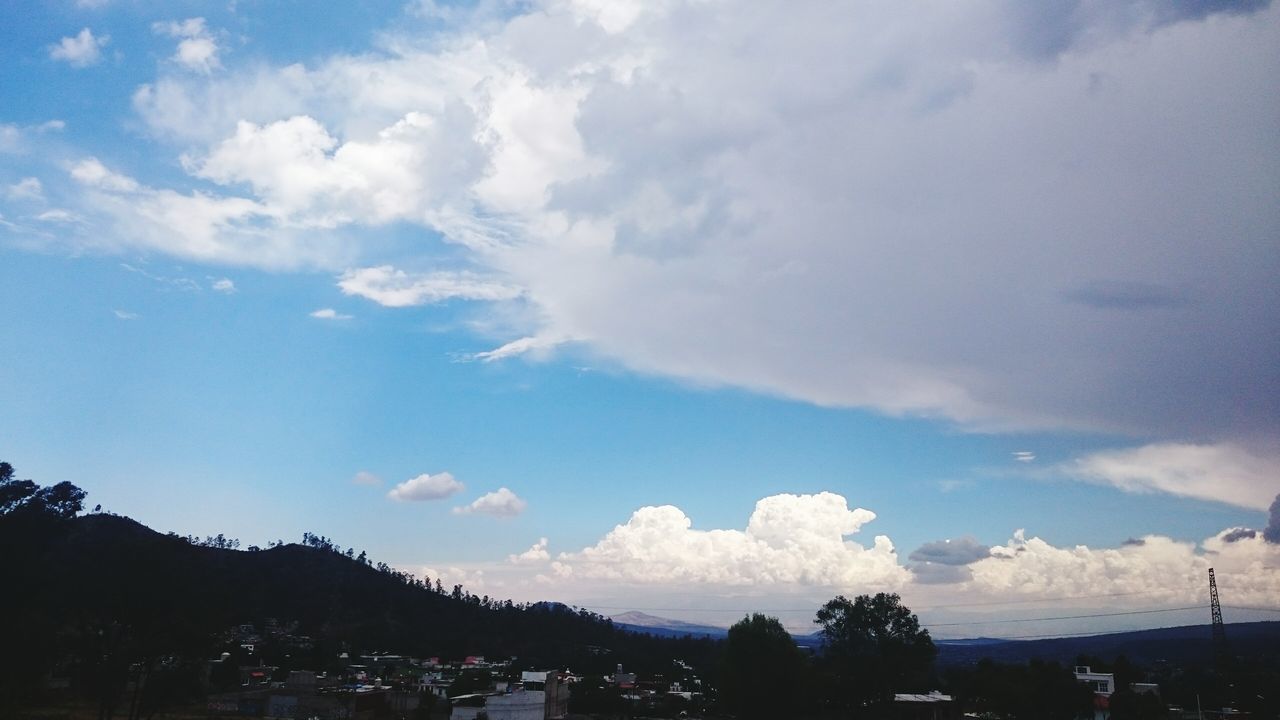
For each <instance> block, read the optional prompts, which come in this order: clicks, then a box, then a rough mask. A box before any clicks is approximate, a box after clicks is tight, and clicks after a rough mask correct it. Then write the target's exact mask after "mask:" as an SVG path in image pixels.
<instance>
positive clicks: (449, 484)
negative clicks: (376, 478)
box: [387, 472, 466, 502]
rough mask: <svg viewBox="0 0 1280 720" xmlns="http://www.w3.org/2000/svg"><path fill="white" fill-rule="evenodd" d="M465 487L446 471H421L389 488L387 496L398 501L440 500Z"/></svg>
mask: <svg viewBox="0 0 1280 720" xmlns="http://www.w3.org/2000/svg"><path fill="white" fill-rule="evenodd" d="M465 489H466V486H465V485H463V484H462V483H460V482H458V481H457V480H456V479H454V477H453V475H451V474H449V473H447V472H442V473H436V474H435V475H429V474H427V473H423V474H421V475H419V476H417V477H415V478H411V479H409V480H405V481H404V482H402V483H400V484H399V485H396V486H395V487H393V488H391V490H390V492H388V493H387V497H389V498H391V499H392V500H396V501H399V502H419V501H422V500H441V499H443V498H447V497H449V496H450V495H454V494H457V493H460V492H462V491H463V490H465Z"/></svg>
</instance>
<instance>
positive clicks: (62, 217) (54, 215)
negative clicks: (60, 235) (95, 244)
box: [36, 208, 80, 223]
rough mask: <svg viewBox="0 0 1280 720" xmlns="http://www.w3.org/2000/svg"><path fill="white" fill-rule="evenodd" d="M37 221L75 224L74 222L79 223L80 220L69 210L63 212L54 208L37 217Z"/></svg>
mask: <svg viewBox="0 0 1280 720" xmlns="http://www.w3.org/2000/svg"><path fill="white" fill-rule="evenodd" d="M36 219H37V220H40V221H41V222H51V223H73V222H77V221H78V220H79V219H80V218H78V217H76V215H75V213H73V212H71V211H69V210H63V209H62V208H53V209H52V210H45V211H44V212H42V213H40V214H39V215H37V216H36Z"/></svg>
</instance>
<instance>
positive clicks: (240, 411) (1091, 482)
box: [0, 0, 1280, 634]
mask: <svg viewBox="0 0 1280 720" xmlns="http://www.w3.org/2000/svg"><path fill="white" fill-rule="evenodd" d="M1124 6H1125V9H1124V10H1123V11H1121V10H1116V9H1111V8H1110V6H1108V7H1106V8H1098V7H1093V6H1090V5H1087V4H1081V5H1078V6H1073V7H1074V10H1072V11H1071V12H1067V13H1064V14H1054V13H1049V12H1047V11H1046V12H1041V11H1030V10H1026V9H1025V8H1022V7H1019V6H1017V5H1016V4H1006V3H1001V2H990V3H977V4H974V5H971V6H966V7H964V8H956V9H953V10H948V11H947V12H946V13H943V14H942V15H941V16H939V17H930V18H929V19H928V20H925V19H923V18H924V17H925V16H924V15H923V14H922V13H920V12H918V11H919V10H920V9H919V8H916V9H915V10H914V11H913V10H912V9H911V8H908V7H906V6H904V7H903V8H899V9H889V8H884V7H876V6H870V5H868V6H863V5H858V4H837V5H832V6H823V5H821V4H815V5H814V6H812V7H806V8H804V9H801V10H794V9H793V10H792V11H791V12H782V11H780V9H779V8H776V7H767V6H754V5H749V6H747V10H746V11H745V12H740V13H735V12H731V11H730V9H729V8H728V7H726V6H722V5H720V4H718V3H709V4H708V3H704V4H693V5H686V4H684V3H678V2H673V3H670V4H643V3H642V4H634V5H633V4H630V3H616V4H609V5H607V6H600V5H597V4H594V3H590V2H585V1H583V2H571V1H568V0H566V1H565V2H559V1H556V2H550V1H549V2H546V3H527V4H514V3H480V4H476V5H469V4H461V5H436V4H432V3H414V4H409V5H402V4H397V3H351V4H343V5H342V7H341V8H337V7H335V8H326V10H325V12H324V13H317V12H316V11H315V9H314V7H313V6H312V5H310V4H307V3H286V2H272V3H267V2H238V3H237V2H233V3H229V4H228V3H197V2H189V3H153V2H148V1H147V0H134V1H129V2H126V1H124V0H100V1H97V2H83V1H82V2H79V3H76V2H63V3H46V4H43V5H40V6H31V7H26V8H23V9H17V8H6V9H4V10H0V48H2V50H0V53H2V54H0V287H3V288H4V293H3V297H4V301H3V303H0V332H3V333H4V336H5V337H6V338H7V342H6V352H5V360H4V361H3V363H0V397H2V398H4V402H3V405H4V407H5V412H3V413H0V457H3V458H4V459H6V460H8V461H10V462H12V463H13V464H14V465H15V466H17V468H18V471H19V474H20V475H23V476H29V477H32V478H33V479H35V480H37V481H40V482H48V483H51V482H55V481H58V480H63V479H69V480H72V481H74V482H76V483H77V484H79V485H81V486H82V487H84V488H86V489H87V490H88V491H89V492H90V502H91V503H98V502H100V503H102V504H103V506H104V507H105V508H107V509H109V510H112V511H114V512H119V513H121V514H126V515H129V516H131V517H135V518H137V519H139V520H141V521H143V522H145V523H147V524H149V525H151V526H153V527H156V528H157V529H161V530H171V529H172V530H176V531H178V532H181V533H184V534H185V533H194V534H197V535H206V534H215V533H218V532H224V533H226V534H228V535H231V536H235V537H239V538H241V539H242V540H243V541H244V542H246V543H258V544H265V543H266V542H268V541H270V540H274V539H277V538H283V539H285V540H296V539H297V538H298V537H299V536H300V534H301V533H302V532H303V531H304V530H308V531H313V532H317V533H321V534H325V535H328V536H330V537H332V538H334V539H335V540H336V541H337V542H339V543H341V544H343V545H351V546H355V547H356V548H360V549H365V550H367V551H369V553H370V554H371V555H372V556H373V557H375V558H378V559H381V560H386V561H388V562H392V563H393V564H395V565H397V566H399V567H403V568H405V569H408V570H411V571H413V572H427V573H429V574H431V575H432V576H433V577H435V576H440V575H443V576H445V578H446V580H448V581H455V580H456V581H463V582H466V583H467V584H468V585H469V586H471V587H474V588H476V589H477V591H479V592H485V593H489V594H494V595H498V596H508V595H509V596H514V597H517V598H520V599H537V598H552V599H561V600H565V601H568V602H576V603H582V604H585V605H588V606H597V607H601V608H605V609H609V608H616V607H623V606H626V607H658V608H664V609H666V608H671V609H670V610H669V611H666V612H664V613H660V614H666V615H671V616H679V615H681V614H682V613H683V615H684V616H685V617H689V618H693V619H698V620H708V619H711V620H717V619H720V620H723V619H725V618H728V619H730V620H731V619H732V617H733V616H734V615H735V614H741V612H744V611H747V610H751V609H754V608H764V609H769V608H770V607H777V606H780V605H781V606H786V607H794V606H801V607H808V606H809V605H807V604H815V603H817V602H820V601H821V600H822V599H824V598H829V597H830V596H832V595H834V594H835V593H837V592H840V593H845V594H852V593H859V592H868V591H874V590H880V589H889V590H896V591H899V592H902V593H903V594H904V596H906V597H907V598H908V600H909V601H912V602H915V603H916V604H917V605H920V606H921V607H931V606H941V605H946V604H947V603H951V604H955V603H959V602H975V603H983V602H992V601H994V600H996V599H1006V600H1007V599H1010V598H1012V599H1015V600H1017V602H1019V603H1035V604H1034V605H1031V606H1030V607H1032V608H1038V609H1041V610H1044V611H1046V612H1052V611H1053V609H1055V608H1057V609H1061V608H1079V607H1082V606H1088V607H1094V606H1103V607H1114V606H1122V607H1124V608H1151V607H1156V608H1173V607H1181V606H1183V605H1186V604H1191V603H1195V602H1199V600H1200V596H1201V595H1203V587H1202V583H1201V582H1200V578H1201V576H1202V575H1203V570H1204V569H1205V568H1207V567H1208V566H1209V565H1210V564H1215V563H1216V566H1217V567H1218V568H1219V570H1218V575H1219V578H1220V582H1222V583H1223V585H1224V587H1228V588H1231V589H1232V590H1233V591H1234V592H1235V593H1236V594H1235V595H1234V597H1236V598H1238V602H1239V604H1241V605H1246V604H1251V605H1273V604H1274V598H1275V597H1277V594H1278V593H1280V544H1277V543H1276V542H1272V541H1268V540H1267V539H1266V536H1267V533H1263V532H1262V530H1263V529H1264V528H1267V527H1268V526H1270V527H1271V528H1274V529H1275V530H1274V532H1275V533H1280V518H1277V517H1275V515H1277V514H1278V513H1277V511H1275V510H1271V512H1270V514H1269V512H1268V510H1269V506H1271V501H1272V498H1274V497H1275V496H1276V493H1277V492H1280V481H1277V479H1276V478H1278V477H1280V447H1278V445H1277V440H1276V438H1277V432H1276V431H1277V429H1278V428H1280V423H1278V422H1277V420H1280V411H1278V408H1277V400H1276V398H1277V397H1280V378H1278V377H1277V370H1276V367H1275V363H1274V357H1275V356H1276V354H1277V352H1278V351H1280V319H1278V318H1277V315H1276V313H1275V307H1277V305H1276V304H1275V301H1277V300H1280V297H1277V296H1278V295H1280V288H1278V286H1277V283H1276V282H1275V280H1274V278H1275V277H1276V274H1275V273H1276V271H1277V270H1280V251H1278V249H1277V244H1276V242H1275V238H1276V237H1277V231H1278V230H1280V216H1278V214H1277V211H1276V207H1280V203H1276V202H1275V201H1276V199H1277V198H1276V196H1277V194H1278V191H1280V152H1278V150H1280V138H1278V137H1277V133H1276V131H1275V127H1274V122H1273V119H1274V117H1275V116H1276V112H1277V110H1280V93H1278V92H1277V91H1276V89H1275V86H1274V83H1273V82H1268V81H1267V78H1268V77H1274V71H1275V70H1278V69H1280V68H1277V67H1276V64H1277V58H1276V57H1275V54H1274V52H1273V50H1272V48H1274V41H1275V40H1276V39H1277V36H1280V13H1277V11H1276V10H1275V9H1274V8H1272V7H1270V4H1269V3H1247V4H1242V5H1241V6H1240V7H1239V8H1236V9H1233V10H1230V11H1228V12H1212V10H1213V8H1200V7H1199V6H1196V5H1194V4H1191V5H1187V6H1185V7H1182V6H1180V8H1179V9H1178V10H1177V11H1171V10H1168V9H1166V8H1164V6H1163V5H1161V4H1159V3H1147V2H1136V1H1135V2H1131V3H1127V4H1124ZM1117 7H1119V5H1117ZM762 28H770V32H768V33H765V34H761V29H762ZM85 31H87V32H85ZM690 37H720V38H723V39H724V44H723V45H720V44H715V43H711V44H705V43H699V42H692V41H691V40H690ZM737 41H740V42H744V43H745V42H748V41H750V45H751V49H750V50H749V51H748V50H734V49H733V48H734V47H735V45H734V42H737ZM362 473H363V474H362ZM415 478H416V479H417V480H416V481H415V483H414V484H413V485H408V486H403V487H402V484H403V483H406V482H408V481H410V480H413V479H415ZM503 488H505V490H501V489H503ZM473 503H475V504H473ZM758 503H759V504H758ZM667 506H671V507H667ZM664 508H666V509H664ZM859 508H865V509H866V510H869V511H871V513H874V515H875V519H870V516H869V514H867V513H866V512H865V511H863V510H859ZM686 525H688V527H686ZM864 525H865V526H866V527H865V528H864V527H863V526H864ZM1236 528H1246V529H1253V530H1255V531H1256V532H1255V533H1254V535H1252V536H1248V537H1244V536H1242V534H1241V533H1234V534H1233V533H1231V532H1230V531H1232V530H1233V529H1236ZM1020 530H1021V531H1023V532H1020V533H1017V534H1015V533H1016V531H1020ZM876 536H885V538H886V539H885V540H884V541H881V540H879V539H877V537H876ZM544 538H545V540H543V539H544ZM943 541H950V542H943ZM939 543H942V544H939ZM526 550H527V552H526ZM521 553H524V555H521ZM913 556H914V557H913ZM1224 571H1225V572H1224ZM1134 593H1141V594H1139V595H1136V596H1135V595H1134ZM1117 597H1120V599H1116V598H1117ZM1063 598H1079V600H1078V601H1077V600H1071V601H1067V600H1063ZM806 603H807V604H806ZM1082 603H1083V605H1082ZM1017 607H1018V608H1023V607H1028V606H1027V605H1017ZM1006 610H1007V608H1006ZM954 612H955V611H952V614H951V615H948V614H947V613H946V611H945V609H944V610H942V611H939V613H936V614H935V615H932V616H929V617H931V618H933V619H934V620H935V621H936V622H943V621H945V620H947V619H954V617H953V616H954ZM1191 615H1192V616H1194V613H1192V614H1191ZM1169 617H1171V618H1172V617H1174V615H1173V614H1171V615H1170V616H1169ZM1179 617H1180V616H1179ZM1250 617H1253V616H1250ZM1159 618H1160V616H1158V615H1157V616H1155V617H1151V618H1150V619H1147V618H1144V619H1143V622H1147V623H1148V624H1158V623H1159ZM1189 618H1190V619H1195V618H1194V617H1191V616H1189ZM786 619H788V621H789V622H791V623H792V624H793V625H797V624H798V625H803V624H804V622H805V621H806V618H799V619H797V618H795V617H790V618H786ZM1196 621H1198V620H1196ZM1045 627H1049V628H1050V629H1051V630H1054V631H1063V632H1072V631H1076V630H1078V629H1079V628H1076V627H1072V626H1069V624H1068V625H1064V626H1062V627H1058V626H1052V627H1050V626H1045ZM1019 629H1025V628H1021V627H1019ZM956 632H957V633H958V634H965V633H964V632H963V631H962V629H961V630H957V631H956ZM988 634H990V633H988Z"/></svg>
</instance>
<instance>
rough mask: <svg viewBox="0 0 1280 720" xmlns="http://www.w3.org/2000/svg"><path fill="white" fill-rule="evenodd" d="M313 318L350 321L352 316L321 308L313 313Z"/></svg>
mask: <svg viewBox="0 0 1280 720" xmlns="http://www.w3.org/2000/svg"><path fill="white" fill-rule="evenodd" d="M311 317H313V318H317V319H320V320H350V319H351V316H350V315H346V314H344V313H340V312H338V311H337V310H334V309H333V308H321V309H319V310H316V311H314V312H312V313H311Z"/></svg>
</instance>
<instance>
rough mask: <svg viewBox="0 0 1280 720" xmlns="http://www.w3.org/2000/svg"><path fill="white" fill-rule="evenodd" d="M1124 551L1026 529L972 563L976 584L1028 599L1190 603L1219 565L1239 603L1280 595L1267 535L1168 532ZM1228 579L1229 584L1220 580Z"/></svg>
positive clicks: (1279, 561) (1275, 551)
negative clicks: (1062, 542) (1122, 596)
mask: <svg viewBox="0 0 1280 720" xmlns="http://www.w3.org/2000/svg"><path fill="white" fill-rule="evenodd" d="M1142 540H1143V542H1142V543H1140V544H1133V543H1126V544H1124V545H1122V546H1120V547H1118V548H1090V547H1087V546H1084V545H1077V546H1075V547H1055V546H1053V545H1050V544H1049V543H1048V542H1046V541H1044V540H1042V539H1040V538H1038V537H1030V538H1028V537H1027V536H1026V534H1025V533H1024V532H1023V531H1021V530H1019V531H1018V532H1016V533H1015V534H1014V536H1013V538H1012V539H1011V540H1010V541H1009V542H1008V543H1007V544H1005V545H1003V546H996V547H993V548H992V549H991V557H989V558H986V559H984V560H979V561H978V562H975V563H973V564H971V565H969V566H967V567H968V569H970V570H971V572H972V575H973V580H972V588H973V589H975V590H977V591H979V592H984V593H991V594H1001V593H1003V594H1011V595H1018V596H1024V597H1043V598H1055V597H1073V596H1079V595H1099V594H1116V593H1134V594H1142V595H1143V596H1144V598H1145V600H1146V601H1147V602H1167V603H1183V604H1190V603H1196V602H1200V601H1202V600H1203V599H1204V595H1205V588H1206V586H1207V580H1206V578H1207V573H1208V570H1209V568H1210V567H1213V568H1214V570H1215V572H1216V573H1217V575H1218V576H1219V577H1226V578H1229V580H1228V581H1225V583H1224V584H1229V585H1230V587H1231V597H1232V601H1233V602H1235V603H1239V604H1251V603H1252V604H1270V603H1272V602H1274V599H1275V598H1276V597H1280V547H1277V546H1275V545H1272V544H1269V543H1267V542H1265V541H1264V540H1263V539H1262V538H1261V537H1241V536H1240V535H1239V533H1237V532H1236V531H1235V530H1234V529H1228V530H1223V531H1222V532H1220V533H1218V534H1217V535H1215V536H1213V537H1211V538H1207V539H1206V540H1204V541H1203V542H1202V543H1200V544H1199V547H1197V544H1196V543H1193V542H1182V541H1178V540H1174V539H1172V538H1169V537H1165V536H1161V535H1147V536H1145V537H1143V538H1142ZM1220 582H1224V581H1220Z"/></svg>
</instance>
